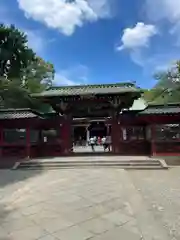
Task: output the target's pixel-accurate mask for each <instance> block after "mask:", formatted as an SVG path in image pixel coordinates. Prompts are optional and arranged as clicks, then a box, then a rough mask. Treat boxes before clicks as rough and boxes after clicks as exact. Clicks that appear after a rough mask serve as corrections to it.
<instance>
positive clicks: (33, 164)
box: [13, 159, 168, 170]
mask: <svg viewBox="0 0 180 240" xmlns="http://www.w3.org/2000/svg"><path fill="white" fill-rule="evenodd" d="M74 168H76V169H78V168H119V169H167V168H168V166H167V164H166V163H165V161H164V160H158V159H157V160H156V159H152V160H151V159H150V160H119V161H118V160H115V161H114V160H109V161H107V160H86V159H85V160H67V161H64V160H63V159H62V161H61V160H58V161H56V160H53V159H52V160H43V161H42V160H32V161H31V160H30V161H24V162H16V163H15V165H14V166H13V169H14V170H16V169H23V170H41V169H42V170H43V169H74Z"/></svg>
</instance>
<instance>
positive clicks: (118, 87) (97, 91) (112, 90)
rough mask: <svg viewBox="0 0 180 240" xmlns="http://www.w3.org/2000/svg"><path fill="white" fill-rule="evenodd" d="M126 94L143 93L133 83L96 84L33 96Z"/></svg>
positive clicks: (51, 90)
mask: <svg viewBox="0 0 180 240" xmlns="http://www.w3.org/2000/svg"><path fill="white" fill-rule="evenodd" d="M126 92H139V93H140V92H142V90H141V89H140V88H137V87H136V86H135V85H134V84H133V83H115V84H98V85H97V84H96V85H79V86H62V87H53V88H51V89H50V90H48V91H44V92H42V93H38V94H33V95H32V96H33V97H55V96H61V97H66V96H78V95H91V94H92V95H101V94H118V93H126Z"/></svg>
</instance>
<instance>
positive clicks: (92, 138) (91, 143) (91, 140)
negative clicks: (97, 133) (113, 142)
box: [89, 137, 95, 152]
mask: <svg viewBox="0 0 180 240" xmlns="http://www.w3.org/2000/svg"><path fill="white" fill-rule="evenodd" d="M89 143H90V146H91V149H92V151H93V152H94V151H95V149H94V145H95V138H94V137H91V138H90V139H89Z"/></svg>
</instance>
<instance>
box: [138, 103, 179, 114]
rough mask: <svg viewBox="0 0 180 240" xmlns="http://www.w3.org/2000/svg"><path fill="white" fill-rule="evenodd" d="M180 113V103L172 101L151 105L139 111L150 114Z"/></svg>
mask: <svg viewBox="0 0 180 240" xmlns="http://www.w3.org/2000/svg"><path fill="white" fill-rule="evenodd" d="M176 113H180V103H172V104H167V105H162V104H161V105H155V104H153V105H149V106H148V107H147V108H146V109H145V110H143V111H141V112H139V114H140V115H142V114H143V115H150V114H156V115H159V114H176Z"/></svg>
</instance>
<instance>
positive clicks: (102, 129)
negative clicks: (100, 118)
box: [89, 122, 107, 138]
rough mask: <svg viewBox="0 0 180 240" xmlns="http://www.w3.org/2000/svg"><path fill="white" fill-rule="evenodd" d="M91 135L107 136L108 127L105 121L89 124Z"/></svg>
mask: <svg viewBox="0 0 180 240" xmlns="http://www.w3.org/2000/svg"><path fill="white" fill-rule="evenodd" d="M89 131H90V137H100V138H102V137H105V136H107V127H106V125H105V123H104V122H93V123H91V125H90V126H89Z"/></svg>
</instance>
